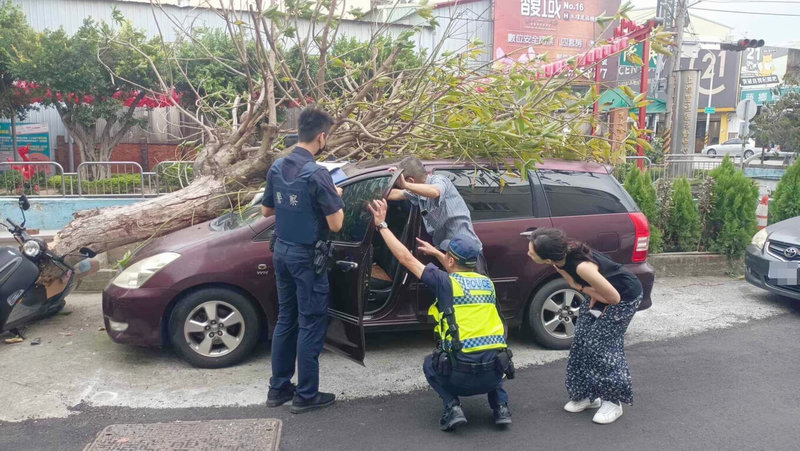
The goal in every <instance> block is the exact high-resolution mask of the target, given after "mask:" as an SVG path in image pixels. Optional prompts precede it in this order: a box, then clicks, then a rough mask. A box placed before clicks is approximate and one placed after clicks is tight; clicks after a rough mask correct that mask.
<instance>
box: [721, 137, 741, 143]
mask: <svg viewBox="0 0 800 451" xmlns="http://www.w3.org/2000/svg"><path fill="white" fill-rule="evenodd" d="M741 143H742V140H741V139H738V138H735V139H729V140H727V141H725V143H724V144H741ZM724 144H723V145H724Z"/></svg>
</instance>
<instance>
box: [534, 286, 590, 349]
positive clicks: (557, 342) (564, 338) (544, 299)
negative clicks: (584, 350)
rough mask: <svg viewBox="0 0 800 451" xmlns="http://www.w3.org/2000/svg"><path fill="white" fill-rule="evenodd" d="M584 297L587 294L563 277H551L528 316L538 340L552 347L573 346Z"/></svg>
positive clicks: (539, 292)
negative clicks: (576, 289) (579, 290)
mask: <svg viewBox="0 0 800 451" xmlns="http://www.w3.org/2000/svg"><path fill="white" fill-rule="evenodd" d="M582 300H583V296H582V295H581V294H580V293H578V292H577V291H575V290H573V289H572V288H571V287H570V286H569V284H568V283H567V281H566V280H564V279H562V278H558V279H555V280H551V281H550V282H548V283H546V284H545V285H544V286H542V287H541V288H539V290H537V291H536V294H535V295H534V296H533V299H532V300H531V302H530V306H529V307H528V315H527V318H526V323H527V328H528V330H529V331H530V332H531V334H532V335H533V339H534V341H536V342H537V343H538V344H540V345H542V346H543V347H545V348H548V349H569V348H570V346H572V337H573V336H574V325H575V321H576V320H577V319H578V308H579V307H580V303H581V301H582ZM567 304H569V305H568V306H567Z"/></svg>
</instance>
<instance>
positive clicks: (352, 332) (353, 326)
mask: <svg viewBox="0 0 800 451" xmlns="http://www.w3.org/2000/svg"><path fill="white" fill-rule="evenodd" d="M397 176H399V173H396V174H394V176H392V175H390V174H388V173H384V174H380V175H370V176H365V177H360V178H357V179H354V180H353V181H352V182H349V183H347V184H343V185H342V190H343V192H342V200H344V224H343V226H342V230H340V231H339V232H336V233H333V234H331V237H330V238H331V241H332V243H333V257H332V260H333V268H332V270H331V272H330V274H329V277H330V289H331V297H330V305H329V307H328V319H329V320H328V333H327V336H326V338H325V348H326V349H328V350H329V351H333V352H335V353H338V354H341V355H343V356H344V357H347V358H349V359H351V360H353V361H355V362H357V363H360V364H362V365H363V364H364V355H365V348H366V346H365V344H366V342H365V339H364V305H365V303H366V299H367V293H368V289H369V273H370V268H371V266H372V265H371V263H372V236H373V234H374V232H375V225H374V223H373V221H372V215H371V214H370V212H369V210H367V204H368V203H369V202H370V201H372V200H374V199H380V198H386V196H387V195H388V194H389V190H390V189H391V187H392V186H393V185H394V181H395V180H396V178H397Z"/></svg>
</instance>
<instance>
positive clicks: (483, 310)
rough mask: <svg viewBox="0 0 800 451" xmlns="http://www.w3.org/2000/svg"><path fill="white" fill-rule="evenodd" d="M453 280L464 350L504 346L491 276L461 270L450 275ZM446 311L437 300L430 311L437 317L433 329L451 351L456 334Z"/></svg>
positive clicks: (459, 330) (443, 345) (456, 319)
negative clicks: (440, 309) (442, 310)
mask: <svg viewBox="0 0 800 451" xmlns="http://www.w3.org/2000/svg"><path fill="white" fill-rule="evenodd" d="M450 282H451V284H452V286H453V317H455V323H456V325H457V330H458V338H459V341H460V342H461V352H467V353H469V352H480V351H488V350H491V349H505V348H506V339H505V328H504V327H503V321H502V320H501V319H500V313H498V311H497V298H496V296H495V291H494V284H493V283H492V281H491V279H489V278H488V277H486V276H484V275H481V274H478V273H474V272H459V273H453V274H450ZM445 313H446V312H440V311H439V301H438V300H437V301H436V302H435V303H434V304H433V305H431V308H430V309H429V310H428V314H429V315H431V316H433V318H434V319H435V320H436V324H437V325H436V328H435V329H434V331H435V333H436V334H437V335H438V337H439V338H440V339H441V340H442V348H443V349H444V350H446V351H449V350H451V349H452V348H453V336H452V335H453V334H452V332H451V330H450V329H451V327H450V324H449V321H448V319H447V316H448V315H446V314H445Z"/></svg>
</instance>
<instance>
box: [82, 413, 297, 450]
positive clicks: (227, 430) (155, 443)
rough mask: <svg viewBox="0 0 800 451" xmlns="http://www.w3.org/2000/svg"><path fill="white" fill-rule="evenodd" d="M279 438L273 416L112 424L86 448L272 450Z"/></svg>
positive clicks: (277, 427)
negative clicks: (266, 417)
mask: <svg viewBox="0 0 800 451" xmlns="http://www.w3.org/2000/svg"><path fill="white" fill-rule="evenodd" d="M280 438H281V421H280V420H276V419H271V418H268V419H262V420H212V421H179V422H175V423H150V424H112V425H111V426H108V427H106V428H105V429H103V430H102V431H100V433H99V434H97V438H95V440H94V442H92V443H90V444H89V445H87V446H86V448H84V451H107V450H114V451H129V450H130V451H133V450H136V451H142V450H147V451H189V450H191V451H202V450H220V449H224V450H236V451H245V450H247V451H249V450H253V451H256V450H257V451H273V450H277V449H278V444H279V442H280Z"/></svg>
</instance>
